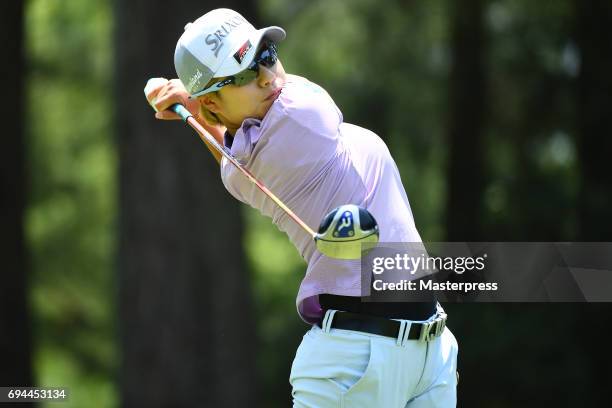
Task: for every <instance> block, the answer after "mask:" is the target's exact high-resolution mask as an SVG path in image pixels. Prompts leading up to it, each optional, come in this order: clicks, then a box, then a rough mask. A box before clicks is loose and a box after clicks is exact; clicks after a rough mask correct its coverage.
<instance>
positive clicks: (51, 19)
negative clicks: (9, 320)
mask: <svg viewBox="0 0 612 408" xmlns="http://www.w3.org/2000/svg"><path fill="white" fill-rule="evenodd" d="M110 30H111V16H110V4H109V2H78V1H71V2H65V1H59V0H31V1H29V2H28V3H27V9H26V61H27V64H28V65H27V66H28V72H27V100H28V105H27V116H26V118H25V123H26V129H27V146H28V161H29V180H30V189H29V203H28V208H27V219H26V231H27V240H28V243H29V246H30V253H31V254H32V258H31V267H32V275H31V282H30V286H31V308H32V311H33V315H34V339H35V342H34V347H35V371H36V382H37V384H39V385H41V386H65V387H68V388H69V389H70V391H71V397H70V400H69V402H68V403H66V406H74V407H83V406H90V407H91V406H99V407H109V406H115V405H116V404H117V395H116V394H117V392H116V389H115V384H114V373H115V371H116V368H117V350H116V345H115V329H114V327H115V321H114V319H115V313H114V310H115V306H114V305H115V299H114V295H115V289H114V288H115V283H114V260H113V258H114V248H115V241H116V238H115V237H116V232H115V219H116V181H115V179H116V174H115V173H116V152H115V147H114V144H113V140H112V136H111V125H112V115H111V112H112V109H111V95H110V92H109V89H110V86H109V85H110V83H111V80H112V77H111V62H112V61H111V58H110V55H111V51H112V50H111V46H110Z"/></svg>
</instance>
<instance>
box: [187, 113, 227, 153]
mask: <svg viewBox="0 0 612 408" xmlns="http://www.w3.org/2000/svg"><path fill="white" fill-rule="evenodd" d="M192 114H194V116H193V117H194V118H195V120H197V121H198V123H199V124H200V125H202V127H203V128H204V129H205V130H206V131H207V132H208V133H209V134H210V135H211V136H212V137H213V139H215V140H216V141H217V143H219V145H220V146H223V135H224V133H225V131H224V128H223V127H221V126H211V125H210V124H209V123H208V122H206V120H205V119H204V118H202V117H201V116H200V115H196V114H195V112H192ZM202 140H204V143H205V144H206V147H208V150H209V151H210V153H211V154H212V155H213V157H214V158H215V160H216V161H217V163H221V157H223V156H222V154H221V153H220V152H219V151H218V150H217V149H216V148H214V147H213V146H212V145H211V144H210V143H208V141H206V140H205V139H202Z"/></svg>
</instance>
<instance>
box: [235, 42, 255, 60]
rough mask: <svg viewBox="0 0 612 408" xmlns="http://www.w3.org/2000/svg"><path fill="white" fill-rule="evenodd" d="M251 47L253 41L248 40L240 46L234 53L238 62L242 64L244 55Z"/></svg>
mask: <svg viewBox="0 0 612 408" xmlns="http://www.w3.org/2000/svg"><path fill="white" fill-rule="evenodd" d="M250 49H251V42H250V41H249V40H247V42H245V43H244V44H243V45H242V47H240V49H239V50H238V51H236V53H235V54H234V59H235V60H236V61H237V62H238V64H242V60H243V59H244V56H245V55H246V54H247V52H249V50H250Z"/></svg>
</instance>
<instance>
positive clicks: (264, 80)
mask: <svg viewBox="0 0 612 408" xmlns="http://www.w3.org/2000/svg"><path fill="white" fill-rule="evenodd" d="M275 79H276V73H275V72H274V71H272V70H271V69H270V68H266V67H265V66H263V65H262V64H259V75H258V76H257V82H258V84H259V86H260V87H262V88H267V87H268V86H270V84H271V83H272V82H273V81H274V80H275Z"/></svg>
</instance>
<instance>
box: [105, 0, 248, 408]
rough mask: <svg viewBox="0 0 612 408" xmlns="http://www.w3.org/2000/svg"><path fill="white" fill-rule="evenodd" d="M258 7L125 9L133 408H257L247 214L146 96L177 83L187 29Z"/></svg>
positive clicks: (125, 291) (126, 342)
mask: <svg viewBox="0 0 612 408" xmlns="http://www.w3.org/2000/svg"><path fill="white" fill-rule="evenodd" d="M216 7H233V8H234V9H236V10H237V11H239V12H240V13H241V14H243V15H244V16H245V17H246V18H247V19H251V21H252V20H253V13H252V8H253V6H252V4H251V2H250V1H234V2H232V1H225V2H223V3H221V2H218V1H208V2H201V1H196V0H192V1H186V2H181V3H180V4H171V3H168V2H162V1H159V0H154V1H144V0H141V1H132V2H122V1H117V3H116V10H115V13H116V21H117V28H116V34H115V44H116V50H117V55H116V64H117V65H116V73H117V76H116V78H117V79H116V80H117V82H116V86H117V90H116V92H117V93H116V118H117V130H118V135H119V141H118V143H119V158H120V169H119V174H120V176H119V177H120V218H119V229H120V244H119V301H120V306H119V311H120V338H121V348H122V367H121V401H122V405H123V406H125V407H141V406H147V407H167V406H172V407H192V406H211V407H212V406H220V407H221V406H227V407H234V406H235V407H238V406H253V405H254V404H255V390H256V381H254V379H253V378H254V372H255V364H254V361H255V330H254V322H253V318H254V316H253V315H252V313H251V310H252V308H251V302H250V292H249V280H248V279H249V276H248V274H247V271H246V268H245V261H244V256H243V249H242V237H243V223H242V219H241V214H240V206H239V204H238V203H237V202H236V201H235V200H234V199H233V198H231V196H230V195H229V194H228V193H226V191H225V189H224V188H223V185H222V183H221V181H220V176H219V167H218V165H217V164H216V162H215V161H214V159H213V158H212V156H211V155H210V153H209V152H208V149H207V148H206V147H205V146H204V144H202V142H201V141H200V140H199V138H198V137H197V135H196V134H195V133H194V132H193V131H192V130H191V129H189V128H186V127H185V126H184V125H182V123H180V122H177V121H173V122H161V121H157V120H155V119H154V117H153V113H154V112H153V111H152V109H151V108H150V107H149V106H148V105H147V103H146V100H145V98H144V94H143V91H142V89H143V87H144V85H145V82H146V80H147V79H148V78H149V77H155V76H164V77H167V78H174V77H176V74H175V72H174V65H173V55H174V47H175V44H176V41H177V40H178V37H179V36H180V34H181V33H182V32H183V27H184V25H185V24H186V23H187V22H189V21H193V20H195V19H196V18H198V17H199V16H200V15H202V14H204V13H205V12H206V11H208V10H210V9H213V8H216Z"/></svg>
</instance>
